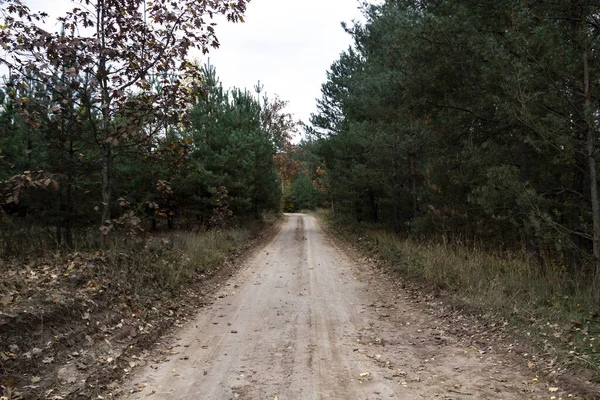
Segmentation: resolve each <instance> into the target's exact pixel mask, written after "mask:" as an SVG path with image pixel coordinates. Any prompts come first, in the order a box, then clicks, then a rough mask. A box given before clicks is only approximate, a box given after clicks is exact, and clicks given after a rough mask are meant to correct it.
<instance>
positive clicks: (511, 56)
mask: <svg viewBox="0 0 600 400" xmlns="http://www.w3.org/2000/svg"><path fill="white" fill-rule="evenodd" d="M599 12H600V3H598V2H594V1H588V0H560V1H552V2H549V1H548V2H547V1H529V0H516V1H515V0H506V1H504V0H500V1H496V0H494V1H472V0H467V1H445V0H432V1H406V0H394V1H392V0H388V1H385V2H383V3H380V4H378V5H372V6H368V7H366V8H365V16H366V22H364V23H362V24H357V25H355V26H353V27H348V28H347V30H348V32H349V33H350V34H351V35H352V36H353V38H354V40H355V45H354V46H352V47H351V48H349V49H348V50H347V51H345V52H344V53H342V54H341V56H340V57H339V59H338V60H337V61H336V62H335V63H334V64H333V65H332V66H331V69H330V71H329V72H328V79H327V82H326V83H325V84H324V85H323V88H322V94H323V95H322V98H321V99H320V100H319V102H318V112H317V113H316V114H315V115H314V116H313V118H312V121H311V122H312V124H313V126H314V129H312V132H311V134H312V135H311V137H310V139H309V141H308V142H307V143H305V144H304V145H303V146H302V147H303V151H305V152H308V153H310V154H313V155H316V156H318V158H319V161H318V163H315V162H314V161H307V162H306V163H305V165H308V167H307V170H308V172H307V173H308V175H309V176H312V177H313V178H315V179H317V178H318V179H320V180H321V181H323V182H322V183H321V184H320V185H317V186H320V187H322V188H323V190H324V192H325V193H324V196H322V199H323V200H325V201H327V202H328V203H329V205H330V206H331V208H332V209H333V211H334V212H335V213H336V214H337V215H342V216H348V217H350V218H352V219H354V220H356V221H365V222H373V223H379V224H385V225H387V226H388V227H390V229H393V230H394V231H395V232H397V233H402V234H408V235H411V236H413V237H416V238H419V237H440V236H443V237H445V238H446V240H450V241H453V240H461V241H463V242H478V243H486V244H488V245H492V246H494V247H496V248H502V249H511V250H518V249H523V250H524V251H526V252H527V253H528V254H529V255H530V257H531V260H532V265H534V266H537V267H532V268H536V269H537V273H538V274H540V275H544V274H545V273H546V272H547V270H548V268H552V269H553V270H558V271H559V272H560V271H562V273H564V276H565V278H566V279H567V280H566V281H565V284H569V283H572V284H574V285H580V284H581V282H588V283H589V282H591V281H592V279H594V282H595V284H594V288H595V296H596V299H597V300H599V299H600V283H599V282H600V205H599V201H598V186H597V162H596V159H597V146H596V140H597V138H598V124H599V120H598V115H599V111H600V110H599V103H598V101H599V99H600V98H599V96H600V85H599V78H600V76H599V72H600V63H599V61H600V60H599V59H598V52H597V51H596V46H597V43H598V34H599V33H600V30H599V29H600V25H599V23H600V21H599V17H600V14H599ZM317 166H318V167H319V168H322V169H323V170H324V171H325V172H324V173H321V174H317V173H316V168H317ZM295 185H296V186H298V187H300V186H302V185H305V184H304V183H303V182H302V181H300V182H298V183H296V184H295ZM296 191H297V192H298V191H300V192H302V190H296ZM304 192H306V190H304ZM327 192H328V193H327ZM577 282H579V283H577ZM584 285H585V283H584Z"/></svg>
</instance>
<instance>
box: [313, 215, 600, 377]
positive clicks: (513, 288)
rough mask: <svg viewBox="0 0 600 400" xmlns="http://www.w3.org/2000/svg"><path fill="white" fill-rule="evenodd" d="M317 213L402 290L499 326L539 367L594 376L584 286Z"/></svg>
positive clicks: (511, 257) (477, 249) (595, 338)
mask: <svg viewBox="0 0 600 400" xmlns="http://www.w3.org/2000/svg"><path fill="white" fill-rule="evenodd" d="M317 214H318V215H319V216H320V217H321V218H322V219H324V220H325V221H326V222H327V224H328V225H329V226H330V227H331V228H332V230H333V231H335V232H336V233H337V234H338V235H339V236H341V237H342V238H344V239H345V240H347V241H349V242H350V243H351V244H352V245H353V246H355V247H356V248H357V249H359V251H360V252H362V253H363V254H366V255H367V256H368V257H371V258H372V259H374V260H383V261H384V265H385V268H389V269H390V270H391V271H393V272H394V273H396V274H398V276H399V277H400V278H401V279H402V280H403V281H404V282H406V284H407V287H408V288H409V289H413V290H415V291H417V292H421V291H422V292H423V293H432V294H433V295H434V296H435V297H436V298H437V299H439V300H443V303H444V304H445V307H448V306H449V307H451V308H452V309H456V310H461V312H465V313H466V314H470V315H474V316H476V317H477V318H478V319H479V320H480V321H481V322H482V323H483V324H484V325H483V326H484V328H482V330H484V329H487V327H489V326H492V327H494V328H493V330H495V329H497V328H496V327H498V326H502V327H505V328H506V329H507V330H508V331H509V332H510V336H511V337H512V338H513V339H514V340H519V341H520V342H521V343H522V344H523V345H525V346H528V347H529V349H530V350H529V352H532V353H533V354H535V355H537V356H539V357H541V359H542V360H543V361H542V362H541V363H539V365H537V367H539V368H540V370H543V371H545V372H546V373H548V374H552V371H555V372H554V373H556V369H557V368H558V369H559V370H560V369H563V370H570V371H571V373H573V372H576V373H577V374H579V375H580V376H581V377H586V378H587V379H592V380H594V381H598V380H599V379H600V346H599V343H600V323H599V321H598V311H597V308H596V307H595V306H594V304H593V302H591V301H590V300H591V299H590V297H591V296H590V290H589V284H587V283H585V282H580V281H578V280H577V279H576V277H573V276H569V274H568V273H566V272H565V271H564V270H561V269H559V268H557V269H554V270H551V271H548V274H546V275H545V276H539V275H537V274H532V272H531V271H532V262H533V261H532V260H531V259H530V258H529V255H528V254H527V253H526V252H524V251H517V252H512V251H498V250H494V249H490V248H485V247H483V246H482V245H476V244H473V243H465V242H460V241H456V242H454V243H449V242H447V241H441V240H438V241H436V240H433V239H430V240H420V241H417V240H415V239H413V238H410V237H406V236H405V237H401V236H398V235H397V234H394V233H393V232H390V231H389V230H386V229H385V228H382V227H381V226H374V225H373V224H360V223H356V222H350V221H348V220H339V219H333V218H332V217H331V212H330V211H327V210H322V209H321V210H318V211H317ZM509 340H510V339H509ZM508 343H510V342H508ZM521 352H524V353H527V352H528V351H527V350H521ZM584 371H586V372H584Z"/></svg>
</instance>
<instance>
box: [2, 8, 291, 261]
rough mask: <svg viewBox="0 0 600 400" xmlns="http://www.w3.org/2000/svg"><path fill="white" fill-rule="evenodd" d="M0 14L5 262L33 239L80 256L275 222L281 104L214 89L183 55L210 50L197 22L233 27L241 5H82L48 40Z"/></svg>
mask: <svg viewBox="0 0 600 400" xmlns="http://www.w3.org/2000/svg"><path fill="white" fill-rule="evenodd" d="M3 3H4V4H3V13H4V18H5V25H3V26H2V30H1V31H0V41H2V43H3V47H4V49H5V54H6V56H5V57H4V58H3V59H2V60H1V61H2V63H3V65H4V67H5V72H6V75H5V76H4V79H3V81H2V84H1V87H0V103H1V107H0V109H1V115H0V154H1V155H0V180H1V181H2V185H1V194H2V199H3V201H2V208H1V210H2V215H3V223H2V235H3V245H4V246H3V248H2V252H3V253H4V254H5V255H10V254H12V253H19V252H21V251H22V250H23V249H24V248H27V247H29V246H30V243H31V242H32V241H35V240H38V239H39V240H40V241H42V242H50V243H54V245H59V246H60V245H65V246H67V248H69V247H73V245H74V242H77V244H78V245H81V244H82V242H90V241H91V243H90V244H91V245H94V244H93V243H94V241H96V242H98V243H99V242H101V241H102V240H103V239H102V237H101V235H100V234H102V235H103V236H105V237H108V236H109V235H110V233H111V232H112V231H118V232H120V234H121V233H126V234H130V235H134V236H135V235H138V236H139V235H141V234H142V232H147V231H156V230H157V229H160V228H161V227H164V228H165V229H167V228H168V229H173V228H175V225H177V227H178V228H185V229H188V228H192V227H193V226H202V227H205V228H211V227H222V226H226V225H227V224H228V223H229V220H230V219H238V220H240V219H244V218H256V217H260V216H261V215H262V213H263V212H265V211H269V210H271V211H273V210H278V209H279V203H280V190H279V189H278V188H279V183H278V182H279V181H278V174H277V170H276V165H275V162H274V156H275V154H276V153H277V152H278V151H282V149H283V148H284V147H285V146H287V144H288V142H289V140H290V137H291V134H292V131H293V130H294V129H295V128H294V122H293V120H292V117H291V115H289V114H287V113H286V112H285V110H284V109H285V106H286V103H285V102H284V101H282V100H280V99H279V98H277V97H274V98H272V99H269V98H268V97H266V96H265V95H264V93H262V92H263V87H261V86H260V85H257V86H256V88H254V89H253V90H247V89H243V88H242V89H239V88H232V89H226V88H224V87H223V85H222V83H221V82H220V81H219V79H218V76H217V72H216V70H215V68H214V67H213V66H212V65H210V62H207V63H206V64H204V65H200V64H199V62H194V61H193V60H192V59H191V57H190V56H189V55H188V52H189V50H190V49H191V48H192V47H199V48H201V49H202V50H204V52H207V51H208V49H210V48H212V47H217V46H218V41H217V38H216V36H215V33H214V23H210V24H209V23H205V22H203V21H202V18H201V16H202V15H204V14H206V13H219V14H221V13H223V14H226V15H227V18H228V19H229V20H231V21H233V22H236V21H240V22H241V20H243V17H242V16H241V15H242V13H243V11H244V9H245V5H244V3H243V2H239V3H238V4H235V3H231V4H229V3H228V4H225V3H223V4H219V5H218V6H214V7H216V9H211V7H213V6H209V5H204V6H202V7H205V8H208V9H198V7H196V6H194V7H192V6H191V5H190V4H187V3H185V4H183V3H182V4H180V5H177V6H173V7H171V6H169V7H167V6H164V7H163V6H161V4H159V3H158V2H155V3H154V5H153V6H152V7H150V6H146V3H144V2H139V1H138V2H131V4H130V5H129V6H128V7H129V8H127V9H125V10H123V9H120V8H119V7H116V6H117V4H112V3H111V2H106V3H103V2H98V3H97V5H96V8H95V10H96V11H97V14H98V15H95V13H92V12H91V11H90V10H89V9H88V8H87V7H85V5H89V4H88V3H90V2H82V6H81V7H80V8H75V9H74V10H73V12H72V13H69V14H68V15H66V16H64V17H61V19H60V22H61V24H62V29H61V30H60V31H59V32H48V31H45V30H44V29H43V24H42V22H43V21H44V20H45V18H46V16H45V15H44V14H42V13H35V12H33V11H30V10H29V8H28V7H27V6H26V5H25V4H24V3H22V2H21V1H6V2H3ZM142 5H143V7H144V13H143V14H142V13H140V12H139V10H141V8H140V7H141V6H142ZM180 14H181V15H180ZM124 15H127V19H122V18H123V16H124ZM178 15H179V17H178V18H179V20H176V17H177V16H178ZM182 16H184V17H185V18H183V17H182ZM150 21H153V22H150ZM173 21H177V22H176V24H174V22H173ZM173 28H177V30H175V29H173ZM195 30H197V31H198V32H196V31H195ZM81 31H84V32H85V31H89V34H90V36H89V37H87V36H85V35H81V33H80V32H81ZM132 32H135V34H132ZM27 243H29V244H27ZM23 246H25V247H23Z"/></svg>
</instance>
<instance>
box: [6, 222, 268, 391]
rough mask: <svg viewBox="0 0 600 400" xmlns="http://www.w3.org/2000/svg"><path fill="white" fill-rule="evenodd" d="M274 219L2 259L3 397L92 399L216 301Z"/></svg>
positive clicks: (262, 238) (266, 235)
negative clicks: (215, 294) (141, 354)
mask: <svg viewBox="0 0 600 400" xmlns="http://www.w3.org/2000/svg"><path fill="white" fill-rule="evenodd" d="M275 222H276V218H269V219H268V220H266V221H261V222H252V223H245V224H243V225H241V226H239V227H236V228H230V229H224V230H211V231H206V232H199V233H192V232H173V233H166V234H163V235H160V236H156V237H153V238H151V239H147V240H144V241H143V242H141V241H132V240H129V241H126V240H124V238H123V240H113V241H112V242H111V245H110V247H108V248H104V249H102V250H93V251H92V250H86V251H79V252H59V251H56V252H45V253H43V256H40V257H30V258H25V257H23V258H20V259H17V258H13V259H11V260H5V261H3V264H2V265H0V271H1V272H2V275H1V278H0V397H2V396H4V397H6V399H9V400H16V399H24V398H27V399H36V398H48V397H49V396H55V397H56V398H59V397H61V396H62V397H64V398H70V399H89V398H96V397H97V395H98V394H99V393H102V392H103V391H105V390H107V388H108V386H107V385H109V384H110V382H112V381H114V380H116V379H119V378H120V377H121V375H123V374H124V373H125V374H127V373H129V372H128V371H130V370H131V369H132V368H133V367H132V365H136V363H137V358H136V354H138V353H139V352H140V351H142V350H143V349H145V348H149V347H152V346H154V345H155V343H156V342H157V340H158V339H159V337H160V336H161V335H162V334H164V333H165V332H167V331H168V330H169V329H171V328H173V327H176V326H179V325H180V324H182V323H183V322H184V321H186V320H187V319H188V318H190V317H191V316H192V315H194V314H195V313H196V312H197V309H198V307H201V306H202V305H203V304H206V303H207V302H210V294H211V293H212V292H213V291H214V290H216V289H217V288H218V287H219V286H220V285H221V284H222V282H223V281H225V280H226V279H227V278H228V277H229V276H230V275H231V274H232V273H233V271H234V270H235V266H236V265H238V263H237V262H235V260H238V259H239V258H240V257H242V256H244V255H245V254H250V252H249V250H250V249H251V248H253V247H255V246H257V245H259V244H260V243H261V242H262V241H264V240H267V239H268V238H269V237H270V235H271V234H272V233H273V232H275V229H274V225H275ZM57 396H58V397H57ZM62 397H61V398H62Z"/></svg>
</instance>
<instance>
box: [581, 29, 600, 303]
mask: <svg viewBox="0 0 600 400" xmlns="http://www.w3.org/2000/svg"><path fill="white" fill-rule="evenodd" d="M581 24H582V35H584V36H583V38H582V39H583V97H584V105H585V110H584V112H585V121H586V139H587V157H588V166H589V173H590V191H591V193H590V194H591V201H592V220H593V226H594V235H593V243H592V244H593V257H594V258H593V269H594V280H593V294H594V300H595V301H596V303H600V199H599V198H598V176H597V172H596V143H595V134H596V132H595V130H594V129H593V125H592V124H591V123H590V120H589V119H590V114H591V106H592V99H591V93H590V66H589V46H588V40H587V31H586V29H587V26H586V20H585V19H584V18H582V20H581Z"/></svg>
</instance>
